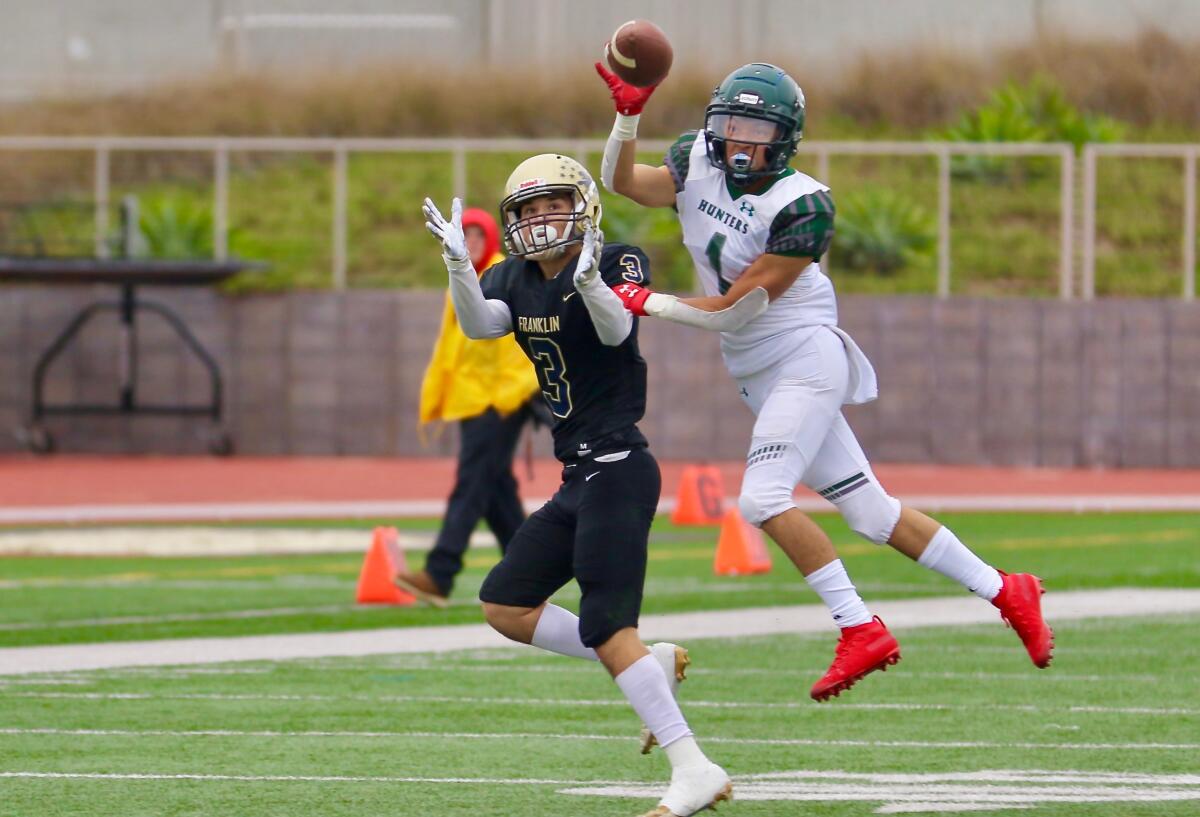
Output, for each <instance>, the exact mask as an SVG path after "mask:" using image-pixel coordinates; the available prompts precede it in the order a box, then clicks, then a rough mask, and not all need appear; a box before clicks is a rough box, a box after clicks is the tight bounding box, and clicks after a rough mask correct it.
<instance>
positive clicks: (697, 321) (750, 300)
mask: <svg viewBox="0 0 1200 817" xmlns="http://www.w3.org/2000/svg"><path fill="white" fill-rule="evenodd" d="M769 305H770V298H769V297H768V296H767V291H766V290H765V289H763V288H762V287H755V288H754V289H752V290H750V291H749V292H747V293H746V294H745V295H743V296H742V297H740V298H738V299H737V301H735V302H734V304H733V306H729V307H726V308H725V309H722V310H719V311H717V312H705V311H704V310H703V309H697V308H696V307H694V306H688V305H687V304H685V303H683V301H681V300H679V299H678V298H676V297H675V296H674V295H665V294H663V293H661V292H655V293H652V294H651V295H650V297H648V298H647V299H646V303H645V304H644V305H643V307H642V309H644V310H645V312H646V314H647V315H652V316H654V317H656V318H662V319H664V320H668V321H673V322H675V323H681V324H683V325H685V326H694V327H696V328H697V329H707V330H709V331H710V332H735V331H737V330H738V329H741V328H742V327H743V326H745V325H746V324H748V323H749V322H750V321H752V320H754V319H755V318H757V317H758V316H759V315H761V314H762V313H763V312H765V311H766V310H767V307H768V306H769Z"/></svg>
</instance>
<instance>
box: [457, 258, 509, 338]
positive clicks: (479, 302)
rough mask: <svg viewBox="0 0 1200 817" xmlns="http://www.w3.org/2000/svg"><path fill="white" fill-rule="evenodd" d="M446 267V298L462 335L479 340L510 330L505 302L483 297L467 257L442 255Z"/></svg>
mask: <svg viewBox="0 0 1200 817" xmlns="http://www.w3.org/2000/svg"><path fill="white" fill-rule="evenodd" d="M446 267H447V269H449V270H450V300H452V301H454V312H455V314H456V315H458V325H459V326H461V327H462V330H463V334H464V335H466V336H467V337H469V338H471V339H472V340H480V339H482V338H502V337H504V336H505V335H507V334H508V333H509V332H511V331H512V312H511V311H509V308H508V303H507V302H505V301H502V300H498V299H492V298H485V297H484V295H483V290H482V289H481V288H480V286H479V278H478V277H477V276H476V275H475V268H474V267H472V266H471V262H470V260H464V261H455V260H454V259H446Z"/></svg>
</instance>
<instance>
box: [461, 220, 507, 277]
mask: <svg viewBox="0 0 1200 817" xmlns="http://www.w3.org/2000/svg"><path fill="white" fill-rule="evenodd" d="M462 225H463V229H464V230H465V229H467V228H468V227H478V228H479V229H481V230H483V235H484V238H485V249H484V252H483V257H482V258H472V259H471V263H472V264H474V265H475V269H479V268H480V266H481V265H482V264H486V263H487V262H488V261H491V260H492V257H493V256H495V255H496V253H498V252H500V228H499V227H497V226H496V219H494V218H492V214H491V213H489V212H488V211H487V210H481V209H479V208H478V207H468V208H467V209H466V210H463V216H462Z"/></svg>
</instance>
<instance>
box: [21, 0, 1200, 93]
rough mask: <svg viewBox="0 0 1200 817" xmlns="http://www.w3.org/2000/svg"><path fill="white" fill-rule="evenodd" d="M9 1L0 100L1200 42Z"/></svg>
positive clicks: (822, 5)
mask: <svg viewBox="0 0 1200 817" xmlns="http://www.w3.org/2000/svg"><path fill="white" fill-rule="evenodd" d="M0 6H2V8H3V12H4V16H3V25H2V26H0V99H3V98H22V97H28V96H31V95H33V94H35V93H37V92H39V91H40V92H88V91H101V90H112V89H117V88H129V87H136V86H140V85H147V84H154V83H158V82H161V81H163V80H164V79H167V78H171V77H178V76H186V75H189V74H194V73H197V72H203V71H209V70H213V69H216V68H246V69H260V68H274V69H296V68H302V69H303V68H307V69H313V68H319V67H327V66H345V65H351V64H354V63H356V62H363V61H379V60H382V59H390V60H396V59H405V60H409V61H412V62H421V63H429V64H434V65H439V64H440V65H447V64H452V65H456V66H461V65H472V64H474V65H484V64H490V65H493V66H497V67H500V68H503V67H505V66H512V65H516V66H522V67H525V66H531V65H541V66H543V67H547V68H549V67H553V66H562V65H563V64H573V65H576V67H580V66H582V65H586V62H583V60H585V59H586V60H588V61H590V60H591V59H592V58H593V57H596V56H598V54H599V45H600V43H602V42H603V40H604V38H605V37H607V35H608V34H609V33H610V32H611V31H612V30H613V29H614V28H615V27H616V26H617V25H619V24H620V23H622V22H624V21H625V20H628V19H631V18H633V17H646V18H649V19H651V20H654V21H655V22H657V23H658V24H659V25H661V26H662V27H663V29H664V30H665V31H666V32H667V34H668V35H669V36H670V37H671V39H672V42H673V43H674V45H675V48H676V59H677V61H678V62H679V64H681V65H693V66H703V67H705V68H707V69H710V70H717V72H718V73H723V72H724V71H725V70H728V69H729V68H731V67H733V66H735V65H737V64H739V63H742V62H748V61H750V60H752V59H764V58H767V59H775V60H778V61H780V62H782V63H783V64H784V65H785V66H788V67H790V68H791V69H792V71H793V73H794V74H795V75H796V76H797V77H799V78H801V79H803V77H804V76H811V75H812V74H813V73H818V72H828V71H836V70H838V69H840V68H842V67H844V66H845V65H846V64H848V63H852V62H854V61H855V60H857V59H858V58H859V57H860V56H861V55H862V54H863V53H871V52H878V51H880V50H911V49H913V48H919V47H920V46H921V45H924V44H930V45H950V46H953V47H956V48H961V49H965V50H969V51H980V50H987V49H989V48H995V47H998V46H1004V45H1009V44H1012V43H1017V42H1025V41H1028V40H1029V39H1030V38H1032V37H1033V36H1035V35H1036V34H1037V33H1038V32H1041V31H1066V32H1071V33H1073V34H1076V35H1078V36H1102V37H1125V36H1130V35H1132V34H1134V33H1136V32H1138V31H1140V30H1142V29H1143V28H1146V27H1154V28H1159V29H1162V30H1164V31H1169V32H1171V33H1173V34H1175V35H1177V36H1180V37H1196V36H1200V4H1197V3H1195V2H1194V1H1193V0H1003V2H998V1H997V0H904V2H895V0H840V2H836V3H833V2H829V0H740V1H739V2H736V3H734V2H728V0H650V2H647V0H609V2H605V3H582V2H564V1H563V0H339V2H337V3H333V4H331V3H329V2H327V1H326V0H54V1H53V2H49V3H48V2H46V0H4V2H3V3H0ZM314 15H317V16H314ZM322 15H323V16H322ZM380 15H388V16H386V17H384V16H380ZM713 66H718V68H717V69H713Z"/></svg>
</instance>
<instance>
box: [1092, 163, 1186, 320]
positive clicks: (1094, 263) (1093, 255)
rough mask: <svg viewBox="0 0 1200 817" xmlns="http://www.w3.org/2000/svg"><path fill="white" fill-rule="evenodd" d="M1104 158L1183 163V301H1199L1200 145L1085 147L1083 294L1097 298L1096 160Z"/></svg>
mask: <svg viewBox="0 0 1200 817" xmlns="http://www.w3.org/2000/svg"><path fill="white" fill-rule="evenodd" d="M1101 156H1110V157H1121V158H1138V159H1182V160H1183V269H1182V273H1183V292H1182V296H1183V300H1185V301H1192V300H1195V298H1196V157H1197V156H1200V145H1084V147H1083V157H1082V161H1083V230H1082V232H1083V235H1082V238H1081V244H1082V245H1083V246H1082V255H1081V259H1080V261H1081V264H1080V266H1081V267H1082V269H1081V271H1080V272H1081V278H1082V281H1081V286H1080V290H1081V292H1080V294H1081V295H1082V297H1083V298H1084V299H1086V300H1091V299H1092V298H1094V297H1096V161H1097V159H1099V158H1100V157H1101Z"/></svg>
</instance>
